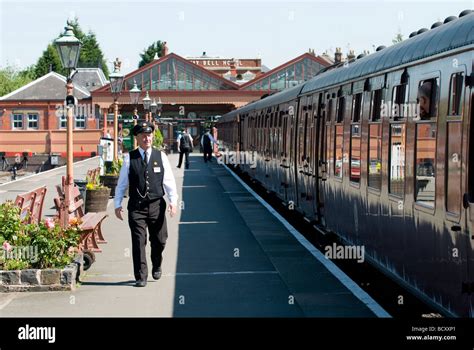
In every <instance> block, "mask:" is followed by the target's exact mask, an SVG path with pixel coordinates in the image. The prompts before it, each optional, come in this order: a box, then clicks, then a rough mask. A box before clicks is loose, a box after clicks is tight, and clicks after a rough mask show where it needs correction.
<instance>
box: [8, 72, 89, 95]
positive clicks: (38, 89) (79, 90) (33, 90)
mask: <svg viewBox="0 0 474 350" xmlns="http://www.w3.org/2000/svg"><path fill="white" fill-rule="evenodd" d="M65 96H66V77H64V76H62V75H61V74H58V73H56V72H50V73H48V74H46V75H43V76H42V77H40V78H38V79H36V80H34V81H32V82H31V83H29V84H26V85H25V86H22V87H21V88H19V89H17V90H15V91H12V92H10V93H9V94H7V95H5V96H3V97H0V100H1V101H9V100H10V101H11V100H30V101H31V100H33V101H34V100H51V101H55V100H64V98H65ZM90 96H91V95H90V93H89V91H87V90H86V89H85V88H84V87H82V86H78V85H77V84H75V85H74V97H76V98H77V99H78V100H82V99H84V98H88V97H90Z"/></svg>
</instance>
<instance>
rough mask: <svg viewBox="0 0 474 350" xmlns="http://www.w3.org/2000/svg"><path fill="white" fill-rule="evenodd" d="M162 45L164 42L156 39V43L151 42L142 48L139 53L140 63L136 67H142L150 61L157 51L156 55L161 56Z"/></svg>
mask: <svg viewBox="0 0 474 350" xmlns="http://www.w3.org/2000/svg"><path fill="white" fill-rule="evenodd" d="M163 46H164V42H162V41H160V40H158V41H157V42H156V43H153V44H151V45H150V46H148V48H146V49H144V50H143V53H141V54H140V58H141V60H140V63H139V64H138V68H140V67H143V66H144V65H146V64H148V63H150V62H152V61H153V59H154V58H155V54H157V53H158V57H162V56H163Z"/></svg>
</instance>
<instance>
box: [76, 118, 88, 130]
mask: <svg viewBox="0 0 474 350" xmlns="http://www.w3.org/2000/svg"><path fill="white" fill-rule="evenodd" d="M85 128H86V117H85V116H84V115H78V116H76V129H85Z"/></svg>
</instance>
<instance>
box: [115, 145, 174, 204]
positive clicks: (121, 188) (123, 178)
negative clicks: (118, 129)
mask: <svg viewBox="0 0 474 350" xmlns="http://www.w3.org/2000/svg"><path fill="white" fill-rule="evenodd" d="M138 150H139V151H140V154H141V156H142V158H143V154H144V152H145V151H144V150H143V149H142V148H140V147H138ZM151 151H152V148H151V147H150V148H149V149H147V155H148V161H150V156H151ZM161 161H162V162H163V172H164V173H163V187H164V188H165V192H166V194H167V195H168V198H169V200H170V202H171V204H173V205H177V203H178V191H177V189H176V181H175V179H174V175H173V171H172V170H171V165H170V162H169V160H168V157H167V156H166V154H165V153H163V152H161ZM129 172H130V155H129V154H126V155H125V157H124V159H123V164H122V169H121V170H120V176H119V180H118V183H117V187H116V188H115V199H114V202H115V208H116V209H117V208H119V207H121V206H122V200H123V196H124V194H125V190H126V189H127V187H128V174H129Z"/></svg>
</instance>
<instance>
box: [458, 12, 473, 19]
mask: <svg viewBox="0 0 474 350" xmlns="http://www.w3.org/2000/svg"><path fill="white" fill-rule="evenodd" d="M470 13H472V10H464V11H463V12H461V13H460V14H459V18H461V17H464V16H466V15H468V14H470Z"/></svg>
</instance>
